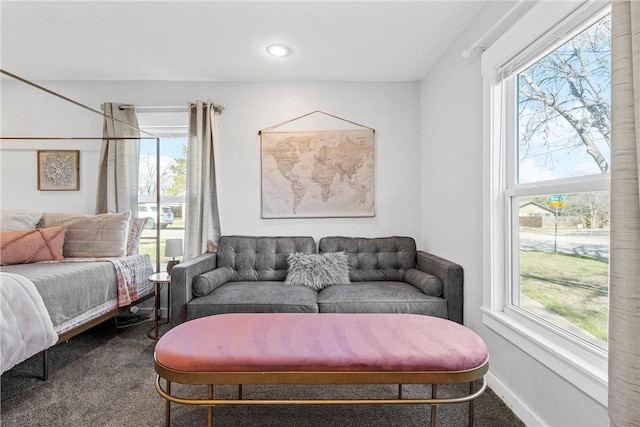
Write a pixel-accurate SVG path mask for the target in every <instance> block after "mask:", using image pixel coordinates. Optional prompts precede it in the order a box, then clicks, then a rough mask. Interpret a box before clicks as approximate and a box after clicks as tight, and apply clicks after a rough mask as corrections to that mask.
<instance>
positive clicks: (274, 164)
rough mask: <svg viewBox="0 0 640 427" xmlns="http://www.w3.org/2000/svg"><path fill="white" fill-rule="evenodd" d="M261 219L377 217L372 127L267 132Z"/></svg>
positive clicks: (263, 154) (265, 133)
mask: <svg viewBox="0 0 640 427" xmlns="http://www.w3.org/2000/svg"><path fill="white" fill-rule="evenodd" d="M261 141H262V147H261V148H262V217H263V218H291V217H353V216H374V215H375V210H374V192H373V188H374V187H373V131H372V130H370V129H366V130H335V131H316V132H263V133H262V139H261Z"/></svg>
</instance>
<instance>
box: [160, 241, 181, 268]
mask: <svg viewBox="0 0 640 427" xmlns="http://www.w3.org/2000/svg"><path fill="white" fill-rule="evenodd" d="M182 254H183V252H182V239H167V240H166V241H165V245H164V256H165V257H167V258H173V260H171V261H169V262H168V263H167V274H171V269H172V268H173V267H174V266H175V265H176V264H178V263H179V262H180V261H176V257H177V256H182Z"/></svg>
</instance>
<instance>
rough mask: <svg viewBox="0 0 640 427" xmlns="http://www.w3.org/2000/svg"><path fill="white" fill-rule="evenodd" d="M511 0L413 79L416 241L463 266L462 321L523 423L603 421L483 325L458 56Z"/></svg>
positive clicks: (470, 125) (470, 133) (470, 150)
mask: <svg viewBox="0 0 640 427" xmlns="http://www.w3.org/2000/svg"><path fill="white" fill-rule="evenodd" d="M510 6H511V5H510V4H505V3H500V2H495V3H489V4H488V5H486V6H485V7H484V8H483V9H482V10H481V11H480V13H479V14H478V16H477V17H476V19H474V21H473V22H472V23H471V24H470V26H469V27H468V28H467V29H466V31H465V32H464V34H463V36H461V37H460V38H459V39H458V40H457V41H456V42H455V43H454V44H453V45H452V46H451V47H450V49H449V50H448V51H447V53H446V54H445V55H444V56H443V57H441V58H440V60H439V61H438V63H437V65H436V67H434V68H433V69H432V70H431V71H430V72H429V73H428V74H427V75H426V76H425V78H424V79H423V81H422V82H421V84H420V101H421V112H420V117H421V119H420V125H421V144H422V152H421V158H422V176H421V180H422V233H421V234H422V239H421V240H422V242H424V244H423V246H424V247H425V248H426V249H427V250H429V251H430V252H433V253H436V254H439V255H441V256H444V257H446V258H449V259H451V260H453V261H456V262H458V263H460V264H461V265H462V267H463V268H464V281H465V283H464V297H465V300H464V303H465V310H464V315H465V323H466V324H467V325H468V326H469V327H470V328H472V329H473V330H475V331H476V332H478V333H479V334H480V335H482V336H483V337H484V339H485V340H486V341H487V344H488V346H489V352H490V358H491V360H490V376H489V378H490V383H489V384H490V386H491V387H492V388H493V389H494V391H496V393H498V395H500V396H501V397H502V398H503V399H504V400H505V401H506V402H507V404H509V405H510V406H511V407H512V408H513V410H514V411H515V412H516V414H517V415H518V416H519V417H520V418H521V419H523V420H524V421H525V422H526V423H527V424H528V425H547V426H594V425H597V426H602V425H607V424H608V419H607V413H606V408H605V407H603V406H602V405H600V404H599V403H598V402H597V401H595V400H593V399H592V398H590V397H589V396H587V395H586V394H585V393H583V392H582V391H581V390H580V389H578V388H577V387H575V386H573V385H572V384H570V383H569V382H567V381H565V380H564V379H563V378H562V377H560V376H559V375H557V374H555V373H554V372H553V371H551V370H550V369H548V368H546V367H545V366H543V365H542V364H540V363H538V362H537V361H536V360H535V359H533V358H532V357H530V356H529V355H528V354H526V353H524V352H523V351H521V350H520V349H519V348H518V347H517V346H516V345H514V344H513V343H511V342H509V341H507V340H505V339H504V338H502V337H501V336H500V335H498V334H496V333H495V332H493V331H492V330H490V329H489V328H487V327H486V326H485V325H484V324H483V321H482V312H481V311H480V307H481V306H482V305H483V282H482V278H483V256H482V254H483V235H482V233H483V218H482V215H483V207H482V202H483V201H482V194H483V189H484V186H485V185H487V183H485V182H483V179H484V177H483V158H482V156H483V146H482V144H483V127H482V125H483V117H482V115H483V96H482V91H483V84H482V76H481V70H480V58H479V54H475V55H473V56H472V57H471V58H469V59H466V60H465V59H462V58H461V56H460V53H461V51H462V50H463V49H466V48H468V47H469V46H471V45H472V44H473V43H474V42H475V41H476V40H477V39H478V38H479V37H481V36H482V35H483V34H484V33H485V31H487V30H488V29H489V28H490V27H491V26H492V25H493V24H494V23H495V22H496V21H497V20H498V18H499V17H500V16H501V15H502V14H503V13H504V12H505V11H506V10H508V8H509V7H510Z"/></svg>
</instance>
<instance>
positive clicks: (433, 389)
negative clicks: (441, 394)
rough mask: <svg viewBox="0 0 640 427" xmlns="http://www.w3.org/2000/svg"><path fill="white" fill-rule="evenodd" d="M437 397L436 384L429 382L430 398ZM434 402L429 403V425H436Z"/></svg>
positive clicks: (433, 426)
mask: <svg viewBox="0 0 640 427" xmlns="http://www.w3.org/2000/svg"><path fill="white" fill-rule="evenodd" d="M436 397H438V386H437V384H431V398H432V399H435V398H436ZM436 408H437V406H436V404H435V403H432V404H431V427H436Z"/></svg>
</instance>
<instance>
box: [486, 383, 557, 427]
mask: <svg viewBox="0 0 640 427" xmlns="http://www.w3.org/2000/svg"><path fill="white" fill-rule="evenodd" d="M486 378H487V385H488V386H489V387H491V390H493V392H494V393H495V394H496V395H497V396H498V397H499V398H500V399H501V400H502V401H503V402H504V403H505V404H506V405H507V406H508V407H509V409H511V410H512V411H513V413H514V414H516V416H517V417H518V418H520V419H521V420H522V422H523V423H525V425H527V426H530V427H533V426H544V425H545V424H544V422H542V421H541V420H540V419H539V418H538V417H537V416H536V415H535V414H534V413H533V412H531V409H529V407H528V406H527V405H525V404H524V402H522V401H521V400H520V399H518V398H517V397H516V396H515V395H514V394H513V393H512V392H511V390H510V389H509V388H508V387H506V386H505V385H504V383H502V381H500V380H499V379H498V378H496V377H495V376H494V375H493V374H492V373H491V372H488V373H487V375H486Z"/></svg>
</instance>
